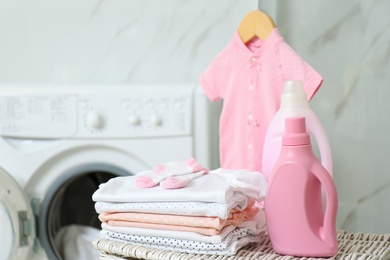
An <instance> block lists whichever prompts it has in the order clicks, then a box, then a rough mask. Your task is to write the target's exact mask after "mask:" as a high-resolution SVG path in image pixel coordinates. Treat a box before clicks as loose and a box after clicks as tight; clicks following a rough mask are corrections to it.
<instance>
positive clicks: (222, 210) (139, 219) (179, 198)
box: [93, 159, 266, 255]
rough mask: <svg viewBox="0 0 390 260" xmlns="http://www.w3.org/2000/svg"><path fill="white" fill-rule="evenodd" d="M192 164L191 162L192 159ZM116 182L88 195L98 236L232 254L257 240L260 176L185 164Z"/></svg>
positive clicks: (263, 183)
mask: <svg viewBox="0 0 390 260" xmlns="http://www.w3.org/2000/svg"><path fill="white" fill-rule="evenodd" d="M190 161H191V162H195V161H194V160H193V159H191V160H190ZM160 166H161V167H159V168H160V169H157V170H156V169H155V170H154V171H145V172H141V173H139V174H137V175H134V176H127V177H117V178H113V179H111V180H109V181H108V182H107V183H104V184H101V185H100V187H99V189H98V190H97V191H96V192H95V193H94V194H93V200H94V201H95V202H96V203H95V208H96V211H97V212H98V213H99V219H100V220H101V221H102V230H101V232H100V235H101V237H103V238H105V239H109V240H114V241H119V242H123V243H130V244H133V245H140V246H143V247H147V248H153V249H161V250H169V251H177V252H186V253H198V254H199V253H203V254H215V255H233V254H235V253H236V252H237V250H238V249H240V248H241V247H243V246H245V245H247V244H249V243H253V242H258V241H260V240H261V238H262V236H263V235H264V231H265V217H264V211H263V209H262V208H259V207H257V206H256V205H255V204H256V202H261V201H262V200H264V197H265V193H266V181H265V180H264V178H263V176H262V175H261V174H260V173H259V172H250V171H246V170H227V169H222V168H220V169H217V170H214V171H210V172H209V171H208V170H207V169H204V168H202V167H199V165H197V164H194V165H192V166H190V167H189V161H188V160H187V161H183V162H170V163H166V164H163V165H160Z"/></svg>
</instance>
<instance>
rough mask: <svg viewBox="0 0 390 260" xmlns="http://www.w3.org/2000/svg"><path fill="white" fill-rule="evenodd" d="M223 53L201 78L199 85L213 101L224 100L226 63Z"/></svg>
mask: <svg viewBox="0 0 390 260" xmlns="http://www.w3.org/2000/svg"><path fill="white" fill-rule="evenodd" d="M223 56H224V52H221V53H220V54H219V55H218V56H217V57H215V58H214V60H213V61H212V62H211V63H210V65H209V66H208V67H207V68H206V70H205V71H203V72H202V74H201V75H200V76H199V83H200V85H201V87H202V89H203V91H204V92H205V93H206V96H207V97H208V98H209V99H210V100H211V101H217V100H219V99H222V98H223V86H224V83H223V80H224V79H225V78H226V77H225V75H226V62H224V60H225V59H224V57H223Z"/></svg>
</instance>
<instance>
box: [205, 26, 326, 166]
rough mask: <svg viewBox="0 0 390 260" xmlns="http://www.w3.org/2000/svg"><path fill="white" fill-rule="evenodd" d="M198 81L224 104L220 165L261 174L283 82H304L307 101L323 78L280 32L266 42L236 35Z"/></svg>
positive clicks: (211, 98) (275, 32)
mask: <svg viewBox="0 0 390 260" xmlns="http://www.w3.org/2000/svg"><path fill="white" fill-rule="evenodd" d="M199 80H200V84H201V86H202V88H203V90H204V92H205V93H206V95H207V96H208V98H209V99H210V100H212V101H216V100H219V99H223V101H224V105H223V109H222V113H221V117H220V126H219V127H220V130H219V133H220V160H221V162H220V163H221V167H223V168H227V169H248V170H255V171H260V172H261V166H262V165H261V163H262V152H263V144H264V137H265V134H266V131H267V129H268V125H269V124H270V122H271V120H272V117H273V116H274V115H275V113H276V112H277V110H278V109H279V107H280V96H281V94H282V92H283V85H284V81H286V80H303V81H304V84H305V85H304V87H305V91H306V93H307V95H308V98H309V100H310V99H311V98H312V96H313V95H314V94H315V92H316V91H317V90H318V88H319V87H320V86H321V83H322V77H321V75H320V74H318V73H317V72H316V71H315V70H314V69H313V68H312V67H311V66H310V65H309V64H308V63H306V62H305V61H304V60H303V59H302V58H301V57H300V56H298V54H297V53H296V52H295V51H294V50H293V49H292V48H291V47H290V46H289V45H288V44H287V43H286V42H285V41H284V39H283V37H282V36H281V35H280V33H279V31H278V29H277V28H275V29H274V30H273V31H272V33H271V34H270V35H269V37H268V39H267V40H266V41H264V42H263V41H261V40H260V39H256V40H253V41H251V42H249V43H248V44H244V43H243V42H242V41H241V39H240V36H239V35H238V33H237V32H236V33H235V34H234V36H233V38H232V40H231V41H230V43H229V44H228V45H227V46H226V47H225V49H223V50H222V51H221V52H220V53H219V54H218V56H217V57H215V58H214V60H213V61H212V62H211V64H210V65H209V66H208V68H207V69H206V70H205V71H204V72H203V73H202V74H201V76H200V79H199Z"/></svg>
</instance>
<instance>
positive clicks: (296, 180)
mask: <svg viewBox="0 0 390 260" xmlns="http://www.w3.org/2000/svg"><path fill="white" fill-rule="evenodd" d="M268 185H269V186H268V190H267V194H266V199H265V213H266V220H267V228H268V232H269V236H270V239H271V243H272V247H273V249H274V250H275V252H276V253H278V254H282V255H292V256H300V257H330V256H333V255H335V254H336V253H337V251H338V244H337V238H336V215H337V206H338V198H337V190H336V187H335V184H334V182H333V179H332V177H331V176H330V174H329V173H328V172H327V171H326V169H325V168H324V167H323V166H322V165H321V163H320V162H319V160H318V159H317V157H316V156H315V155H314V153H313V150H312V147H311V144H310V136H309V135H308V134H307V133H306V124H305V118H304V117H297V118H287V119H286V132H285V134H284V135H283V139H282V148H281V152H280V156H279V157H278V159H277V162H276V164H275V167H274V169H273V171H272V175H271V178H270V180H269V183H268ZM322 188H323V189H324V191H325V194H326V202H327V205H326V208H325V211H323V205H322V198H321V190H322Z"/></svg>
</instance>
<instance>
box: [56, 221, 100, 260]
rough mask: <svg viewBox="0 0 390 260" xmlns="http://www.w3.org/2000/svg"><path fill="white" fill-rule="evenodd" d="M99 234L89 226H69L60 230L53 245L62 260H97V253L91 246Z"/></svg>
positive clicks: (97, 230)
mask: <svg viewBox="0 0 390 260" xmlns="http://www.w3.org/2000/svg"><path fill="white" fill-rule="evenodd" d="M99 232H100V230H99V229H97V228H93V227H89V226H82V225H70V226H66V227H63V228H61V229H60V231H59V232H58V234H56V236H55V238H54V243H55V246H56V249H57V251H58V252H59V254H60V255H61V258H62V259H64V260H85V259H99V251H97V250H96V249H95V248H94V247H93V245H92V241H93V240H95V239H96V237H98V236H99Z"/></svg>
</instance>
